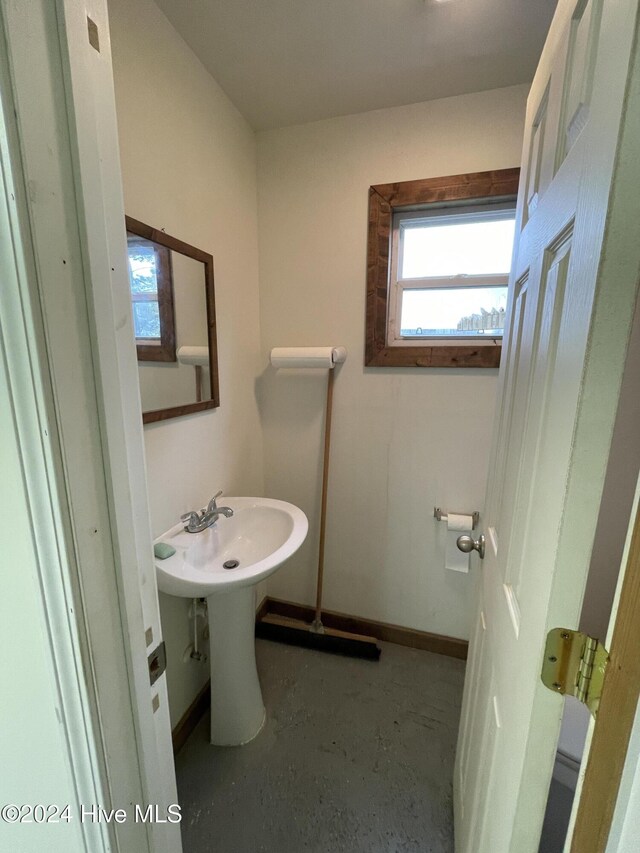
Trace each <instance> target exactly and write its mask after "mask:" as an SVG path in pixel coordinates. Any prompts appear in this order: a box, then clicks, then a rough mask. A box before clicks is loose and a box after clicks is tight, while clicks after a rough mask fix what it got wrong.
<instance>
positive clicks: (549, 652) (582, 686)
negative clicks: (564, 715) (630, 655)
mask: <svg viewBox="0 0 640 853" xmlns="http://www.w3.org/2000/svg"><path fill="white" fill-rule="evenodd" d="M608 662H609V652H608V651H607V650H606V649H605V647H604V646H603V645H602V643H601V642H600V641H599V640H597V639H595V637H590V636H589V635H588V634H583V633H582V632H581V631H571V630H570V629H569V628H554V629H553V630H552V631H549V633H548V634H547V644H546V646H545V650H544V662H543V664H542V673H541V677H542V683H543V684H544V685H545V686H546V687H548V688H549V690H553V692H554V693H562V694H565V693H568V694H569V695H570V696H575V697H576V699H579V700H580V702H583V703H584V704H585V705H586V706H587V708H588V709H589V710H590V711H591V713H592V714H593V716H594V717H595V716H596V714H597V713H598V705H599V704H600V696H601V695H602V682H603V681H604V673H605V670H606V668H607V663H608Z"/></svg>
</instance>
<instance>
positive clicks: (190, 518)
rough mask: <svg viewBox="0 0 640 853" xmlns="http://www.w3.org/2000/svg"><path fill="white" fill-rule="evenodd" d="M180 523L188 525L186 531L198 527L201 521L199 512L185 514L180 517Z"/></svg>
mask: <svg viewBox="0 0 640 853" xmlns="http://www.w3.org/2000/svg"><path fill="white" fill-rule="evenodd" d="M180 521H182V522H183V523H186V526H185V530H188V529H189V528H191V527H196V525H197V524H198V522H199V521H200V516H199V515H198V513H197V512H193V511H192V512H185V513H183V514H182V515H181V516H180Z"/></svg>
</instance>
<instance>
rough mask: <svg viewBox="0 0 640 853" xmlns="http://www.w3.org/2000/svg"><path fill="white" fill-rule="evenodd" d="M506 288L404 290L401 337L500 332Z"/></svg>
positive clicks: (501, 329)
mask: <svg viewBox="0 0 640 853" xmlns="http://www.w3.org/2000/svg"><path fill="white" fill-rule="evenodd" d="M506 305H507V288H506V287H448V288H444V287H429V288H425V289H422V288H421V289H412V290H405V291H404V293H403V295H402V314H401V319H400V327H401V329H400V334H401V335H402V336H403V337H433V336H447V335H451V336H455V337H481V336H483V337H492V336H501V335H502V333H503V331H504V314H505V308H506Z"/></svg>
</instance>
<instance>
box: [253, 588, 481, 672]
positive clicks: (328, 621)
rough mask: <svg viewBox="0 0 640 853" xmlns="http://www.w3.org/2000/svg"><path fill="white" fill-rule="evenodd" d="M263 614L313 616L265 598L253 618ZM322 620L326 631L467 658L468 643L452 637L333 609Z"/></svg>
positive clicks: (311, 612) (301, 607) (300, 608)
mask: <svg viewBox="0 0 640 853" xmlns="http://www.w3.org/2000/svg"><path fill="white" fill-rule="evenodd" d="M266 613H274V614H277V615H278V616H288V617H289V618H291V619H302V620H303V621H304V622H309V623H311V621H312V619H313V617H314V609H313V607H309V606H308V605H305V604H296V603H295V602H293V601H283V600H282V599H279V598H270V597H268V596H267V598H265V599H264V601H263V602H262V604H261V605H260V609H259V611H258V617H257V618H258V619H260V618H261V617H262V616H264V615H265V614H266ZM322 621H323V623H324V624H325V625H326V626H327V627H328V628H336V629H337V630H339V631H348V632H349V633H352V634H365V635H367V636H369V637H375V638H376V640H382V641H383V642H387V643H396V644H397V645H399V646H409V647H410V648H412V649H422V650H423V651H427V652H435V653H436V654H439V655H448V656H449V657H453V658H459V659H460V660H466V659H467V650H468V646H469V644H468V642H467V641H466V640H459V639H457V638H456V637H446V636H443V635H441V634H430V633H429V632H428V631H416V630H415V629H413V628H403V627H402V626H401V625H389V624H387V623H386V622H376V621H375V620H373V619H362V618H360V617H359V616H349V615H347V614H346V613H336V612H335V611H333V610H323V611H322Z"/></svg>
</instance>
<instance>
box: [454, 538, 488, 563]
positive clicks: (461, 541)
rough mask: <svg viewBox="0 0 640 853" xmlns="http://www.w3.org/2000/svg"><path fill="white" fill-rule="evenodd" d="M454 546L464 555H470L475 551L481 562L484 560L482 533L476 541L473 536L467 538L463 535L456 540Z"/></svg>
mask: <svg viewBox="0 0 640 853" xmlns="http://www.w3.org/2000/svg"><path fill="white" fill-rule="evenodd" d="M456 545H457V546H458V548H459V549H460V550H461V551H462V552H463V553H464V554H470V553H471V552H472V551H477V552H478V556H479V557H480V559H481V560H484V533H482V534H481V535H480V538H479V539H478V540H477V541H476V540H475V539H474V538H473V536H468V535H467V534H466V533H464V534H463V535H462V536H458V538H457V539H456Z"/></svg>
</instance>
